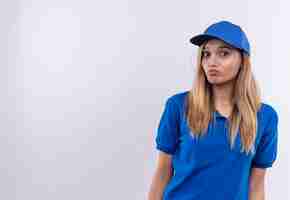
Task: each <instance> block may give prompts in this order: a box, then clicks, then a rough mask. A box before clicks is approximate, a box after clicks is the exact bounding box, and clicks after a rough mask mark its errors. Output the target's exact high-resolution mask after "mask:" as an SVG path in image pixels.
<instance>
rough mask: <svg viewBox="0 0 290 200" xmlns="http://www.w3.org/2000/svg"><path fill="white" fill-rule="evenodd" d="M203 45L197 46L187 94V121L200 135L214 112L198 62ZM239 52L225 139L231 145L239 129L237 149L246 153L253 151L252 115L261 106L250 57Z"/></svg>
mask: <svg viewBox="0 0 290 200" xmlns="http://www.w3.org/2000/svg"><path fill="white" fill-rule="evenodd" d="M203 47H204V45H201V46H200V48H199V49H198V55H197V72H196V78H195V79H194V83H193V87H192V89H191V91H190V92H189V93H188V96H187V102H188V104H187V109H186V116H187V122H188V124H189V127H190V129H191V132H192V134H193V135H194V136H201V135H203V134H204V133H205V132H206V130H207V127H208V125H209V122H210V120H211V119H213V118H214V116H213V112H214V111H215V107H214V99H213V96H212V91H211V85H210V84H209V83H208V82H207V79H206V76H205V73H204V71H203V68H202V65H201V59H202V50H203ZM241 55H242V66H241V67H240V71H239V72H238V74H237V76H236V79H235V83H234V84H235V85H234V90H233V98H232V105H233V112H232V114H231V116H230V117H229V132H230V133H229V140H230V141H229V142H230V146H231V148H233V147H234V142H235V139H236V136H237V133H238V130H239V131H240V137H241V142H242V149H241V151H242V152H244V151H246V153H247V154H248V153H249V152H252V153H253V151H254V149H253V147H254V143H255V138H256V132H257V123H258V122H257V115H256V114H257V112H258V110H259V108H260V106H261V97H260V90H259V88H258V85H257V83H256V81H255V78H254V75H253V73H252V71H251V63H250V57H249V56H248V55H247V54H246V53H244V52H242V53H241Z"/></svg>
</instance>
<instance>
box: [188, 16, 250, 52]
mask: <svg viewBox="0 0 290 200" xmlns="http://www.w3.org/2000/svg"><path fill="white" fill-rule="evenodd" d="M209 39H220V40H222V41H224V42H225V43H228V44H229V45H231V46H233V47H236V48H238V49H240V50H242V51H244V52H246V53H247V54H248V55H250V43H249V40H248V38H247V36H246V34H245V32H244V31H243V30H242V28H241V27H240V26H238V25H236V24H233V23H231V22H229V21H220V22H217V23H214V24H212V25H210V26H209V27H208V28H207V29H206V30H205V31H204V33H203V34H199V35H196V36H194V37H192V38H191V39H190V42H191V43H192V44H195V45H197V46H200V45H201V44H202V43H203V42H205V41H207V40H209Z"/></svg>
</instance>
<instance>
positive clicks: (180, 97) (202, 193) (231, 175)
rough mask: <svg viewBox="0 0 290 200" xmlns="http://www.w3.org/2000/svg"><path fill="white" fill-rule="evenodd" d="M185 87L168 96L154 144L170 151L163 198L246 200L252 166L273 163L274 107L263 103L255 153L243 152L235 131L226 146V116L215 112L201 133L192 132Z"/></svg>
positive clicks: (166, 151)
mask: <svg viewBox="0 0 290 200" xmlns="http://www.w3.org/2000/svg"><path fill="white" fill-rule="evenodd" d="M188 92H189V91H186V92H180V93H176V94H174V95H172V96H170V97H168V98H167V99H166V103H165V108H164V110H163V113H162V115H161V119H160V121H159V126H158V130H157V134H156V139H155V141H156V148H157V149H158V150H160V151H163V152H165V153H167V154H170V155H172V167H173V170H174V171H173V172H174V173H173V176H172V177H171V179H170V181H169V183H168V184H167V185H166V187H165V189H164V193H163V200H213V199H218V200H248V191H249V190H248V183H249V175H250V169H251V167H256V168H268V167H271V166H272V164H273V162H274V161H275V159H276V157H277V132H278V130H277V124H278V115H277V112H276V111H275V110H274V108H273V107H272V106H270V105H268V104H265V103H262V106H261V107H260V110H259V111H258V113H257V119H258V128H257V137H256V140H255V150H254V154H246V153H244V152H241V151H240V149H241V146H242V142H241V138H240V136H239V133H238V135H237V137H236V140H235V147H234V149H231V148H230V144H229V142H228V139H227V131H228V119H227V118H226V117H224V116H222V115H221V114H220V113H219V112H218V111H216V112H215V113H214V116H215V120H214V121H210V123H209V126H208V128H207V133H206V135H205V136H204V137H201V138H199V139H197V138H195V137H192V136H191V133H190V129H189V126H188V125H187V122H186V117H185V106H186V96H187V94H188Z"/></svg>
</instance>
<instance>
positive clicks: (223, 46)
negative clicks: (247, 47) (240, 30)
mask: <svg viewBox="0 0 290 200" xmlns="http://www.w3.org/2000/svg"><path fill="white" fill-rule="evenodd" d="M218 48H219V49H229V50H232V49H233V48H232V47H229V46H225V45H221V46H219V47H218ZM207 49H208V48H207V47H204V48H203V50H207Z"/></svg>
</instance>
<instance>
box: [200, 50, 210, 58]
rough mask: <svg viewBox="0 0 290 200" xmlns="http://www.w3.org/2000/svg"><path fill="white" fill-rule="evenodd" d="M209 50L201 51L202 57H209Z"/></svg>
mask: <svg viewBox="0 0 290 200" xmlns="http://www.w3.org/2000/svg"><path fill="white" fill-rule="evenodd" d="M209 55H210V54H209V52H207V51H203V52H202V57H205V58H207V57H209Z"/></svg>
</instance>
